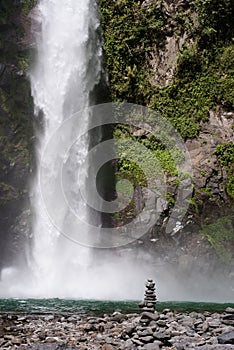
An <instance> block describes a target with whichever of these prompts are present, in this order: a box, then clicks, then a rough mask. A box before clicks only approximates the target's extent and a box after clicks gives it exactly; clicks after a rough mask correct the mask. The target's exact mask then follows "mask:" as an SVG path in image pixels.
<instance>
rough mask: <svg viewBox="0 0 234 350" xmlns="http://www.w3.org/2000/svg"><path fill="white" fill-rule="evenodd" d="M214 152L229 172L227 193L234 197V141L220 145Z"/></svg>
mask: <svg viewBox="0 0 234 350" xmlns="http://www.w3.org/2000/svg"><path fill="white" fill-rule="evenodd" d="M214 154H215V155H216V156H217V157H218V160H219V163H220V165H221V167H224V168H225V169H226V172H227V174H228V181H227V186H226V190H227V194H228V195H229V196H230V197H232V198H234V142H230V143H226V144H220V145H218V146H217V148H216V150H215V152H214Z"/></svg>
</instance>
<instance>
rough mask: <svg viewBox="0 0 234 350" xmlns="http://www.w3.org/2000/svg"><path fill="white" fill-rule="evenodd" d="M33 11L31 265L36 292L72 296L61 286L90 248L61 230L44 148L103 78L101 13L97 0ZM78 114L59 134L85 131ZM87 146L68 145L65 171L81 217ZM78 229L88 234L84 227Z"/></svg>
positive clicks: (60, 1) (54, 0) (84, 262)
mask: <svg viewBox="0 0 234 350" xmlns="http://www.w3.org/2000/svg"><path fill="white" fill-rule="evenodd" d="M37 13H38V15H37V21H38V28H39V30H38V32H37V33H36V37H35V41H36V45H37V54H36V61H35V66H34V67H33V69H32V70H31V72H30V81H31V89H32V95H33V99H34V105H35V114H36V115H37V116H38V118H39V115H40V113H42V115H43V127H42V130H41V131H39V132H38V147H37V164H38V174H37V176H36V179H35V181H34V183H33V185H32V188H31V198H32V207H33V210H34V219H33V237H34V238H33V240H34V241H33V252H32V261H31V266H32V269H33V278H34V288H35V290H36V291H38V290H40V293H41V295H43V296H55V295H57V296H58V295H61V296H63V295H70V290H69V288H70V287H68V289H66V288H63V290H62V291H61V286H65V285H67V286H68V285H71V283H68V281H70V282H71V280H74V279H77V274H79V281H81V280H82V276H81V274H82V273H84V271H85V268H87V267H88V265H89V259H90V252H89V250H88V249H87V248H82V247H81V246H79V245H78V244H74V243H73V242H71V241H69V240H68V239H67V238H65V237H63V235H62V234H61V231H62V228H63V225H66V224H68V222H69V220H68V218H67V215H68V213H67V207H66V206H64V203H62V202H60V200H59V198H58V196H57V189H56V177H57V176H58V172H59V171H60V170H61V169H57V168H56V160H54V159H53V161H52V162H50V161H48V159H46V160H44V159H43V150H44V147H45V146H46V145H47V143H48V142H49V141H50V139H51V137H52V136H53V134H54V132H55V131H56V130H57V129H58V128H59V127H61V125H62V124H63V123H64V121H65V120H66V119H67V118H69V117H70V116H71V115H72V114H74V113H75V112H77V111H85V108H87V107H88V106H89V103H90V93H91V92H92V91H93V89H94V88H95V86H96V85H97V84H98V83H99V81H100V78H101V69H102V64H101V62H102V46H101V42H100V40H99V36H98V29H99V18H98V11H97V6H96V2H95V1H93V0H79V1H77V0H41V1H40V2H39V4H38V7H37ZM81 116H82V118H80V119H79V120H78V123H79V124H78V125H71V127H70V129H67V128H66V129H65V130H64V132H63V135H62V137H64V138H66V139H67V138H69V137H71V135H72V133H73V128H79V130H81V131H82V130H85V128H86V126H87V124H88V122H89V117H90V116H89V113H87V112H86V113H85V112H84V113H83V114H82V115H81ZM61 143H62V142H61V139H59V138H58V139H57V140H56V142H55V145H54V150H56V152H55V154H53V152H52V157H56V154H59V152H58V149H59V148H60V147H62V146H61V145H60V144H61ZM88 147H89V138H88V136H87V135H84V136H83V137H82V138H80V139H79V140H78V141H77V142H76V143H75V144H74V145H72V148H71V154H70V155H69V160H68V161H67V162H66V172H65V178H66V181H65V184H66V190H67V193H68V194H69V201H70V202H73V204H74V207H75V210H76V211H77V213H78V214H79V216H80V217H82V218H83V219H84V220H88V210H87V207H86V206H85V204H84V203H81V202H79V193H78V192H79V189H78V188H77V187H78V184H77V177H76V173H77V171H79V170H80V169H79V168H81V169H82V177H81V178H82V181H81V182H80V183H79V186H83V187H85V179H86V177H87V172H88V169H85V168H84V166H83V163H84V159H85V158H86V156H87V152H88ZM41 167H43V168H44V173H45V174H46V177H47V178H48V184H49V185H50V188H48V189H47V191H49V196H48V198H49V200H51V202H53V203H54V205H55V207H56V210H57V215H58V216H59V220H60V225H59V229H60V230H58V228H57V227H54V226H53V224H52V222H51V221H50V218H49V217H48V215H47V213H46V210H45V208H44V207H45V203H44V202H43V199H42V196H41V190H40V184H39V181H40V179H39V177H40V176H39V172H40V169H41ZM53 183H54V185H53ZM69 204H70V203H69ZM80 229H82V227H80ZM59 231H60V232H59ZM82 234H83V235H88V232H82ZM73 287H74V286H72V288H73ZM64 289H65V290H64ZM59 290H60V291H61V293H60V292H59ZM73 290H74V288H73ZM76 293H77V288H76Z"/></svg>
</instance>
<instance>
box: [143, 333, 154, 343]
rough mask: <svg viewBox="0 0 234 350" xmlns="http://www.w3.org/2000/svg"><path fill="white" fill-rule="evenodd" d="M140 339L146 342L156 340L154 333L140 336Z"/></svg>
mask: <svg viewBox="0 0 234 350" xmlns="http://www.w3.org/2000/svg"><path fill="white" fill-rule="evenodd" d="M140 340H141V341H142V342H143V343H145V344H147V343H152V342H153V341H154V337H153V336H152V335H147V336H145V337H140Z"/></svg>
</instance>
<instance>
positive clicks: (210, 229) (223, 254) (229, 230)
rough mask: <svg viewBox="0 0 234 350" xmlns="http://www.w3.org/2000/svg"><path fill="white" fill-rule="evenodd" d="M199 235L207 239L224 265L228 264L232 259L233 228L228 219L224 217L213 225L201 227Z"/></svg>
mask: <svg viewBox="0 0 234 350" xmlns="http://www.w3.org/2000/svg"><path fill="white" fill-rule="evenodd" d="M200 234H202V235H203V236H205V237H206V238H207V240H208V242H209V243H210V245H211V246H212V248H213V249H214V250H215V252H216V253H217V255H218V256H219V257H220V259H221V260H222V261H223V262H224V263H229V262H230V261H231V260H232V259H233V258H234V254H233V251H234V250H233V248H234V226H233V221H232V219H231V218H230V217H226V216H225V217H222V218H220V219H218V220H217V221H216V222H215V223H213V224H210V225H206V226H203V228H202V230H201V231H200Z"/></svg>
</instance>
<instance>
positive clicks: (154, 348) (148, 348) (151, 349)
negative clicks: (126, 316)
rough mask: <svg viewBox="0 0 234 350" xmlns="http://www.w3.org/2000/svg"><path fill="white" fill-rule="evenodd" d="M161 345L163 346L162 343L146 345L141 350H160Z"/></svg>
mask: <svg viewBox="0 0 234 350" xmlns="http://www.w3.org/2000/svg"><path fill="white" fill-rule="evenodd" d="M159 345H161V343H160V342H157V341H156V342H153V343H150V344H145V345H144V347H143V348H141V350H160V347H159Z"/></svg>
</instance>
